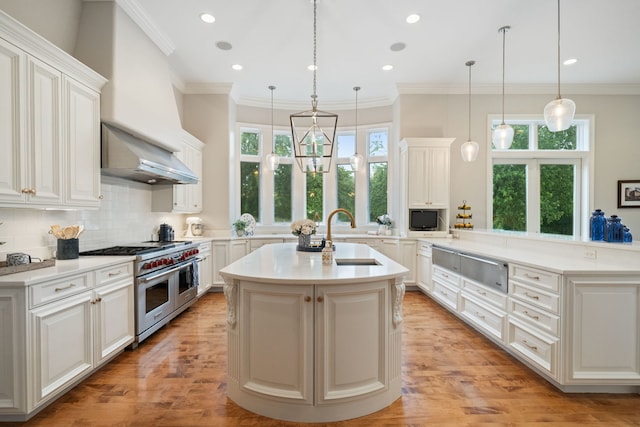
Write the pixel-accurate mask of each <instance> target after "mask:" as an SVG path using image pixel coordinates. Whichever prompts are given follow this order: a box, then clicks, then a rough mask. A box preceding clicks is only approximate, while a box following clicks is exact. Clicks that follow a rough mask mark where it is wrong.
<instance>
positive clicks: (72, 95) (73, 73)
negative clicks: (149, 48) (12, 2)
mask: <svg viewBox="0 0 640 427" xmlns="http://www.w3.org/2000/svg"><path fill="white" fill-rule="evenodd" d="M105 83H106V80H105V79H104V78H103V77H102V76H100V75H99V74H97V73H95V72H94V71H92V70H91V69H89V68H88V67H86V66H84V65H83V64H81V63H80V62H78V61H77V60H76V59H74V58H73V57H71V56H69V55H68V54H67V53H65V52H63V51H62V50H60V49H58V48H57V47H55V46H53V45H52V44H51V43H50V42H48V41H46V40H45V39H43V38H42V37H40V36H38V35H37V34H35V33H33V32H31V30H29V29H27V28H26V27H24V26H22V25H21V24H20V23H18V22H17V21H15V20H13V19H12V18H11V17H9V16H8V15H5V14H4V13H2V12H0V88H1V90H2V93H3V96H2V97H0V148H1V149H2V152H3V153H4V155H3V156H2V159H1V160H0V202H1V203H3V205H4V206H14V207H25V206H33V207H39V208H44V207H48V208H63V207H67V208H68V207H78V208H80V207H83V208H85V207H88V208H92V207H98V206H99V204H100V127H99V124H100V90H101V88H102V86H103V85H104V84H105ZM4 94H6V96H5V95H4Z"/></svg>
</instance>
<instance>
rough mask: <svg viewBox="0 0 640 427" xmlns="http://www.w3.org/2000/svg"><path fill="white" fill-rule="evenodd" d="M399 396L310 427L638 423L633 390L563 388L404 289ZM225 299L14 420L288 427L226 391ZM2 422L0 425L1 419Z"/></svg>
mask: <svg viewBox="0 0 640 427" xmlns="http://www.w3.org/2000/svg"><path fill="white" fill-rule="evenodd" d="M403 328H404V329H403V340H404V341H403V348H404V354H403V368H402V373H403V390H402V397H401V398H399V399H398V400H396V401H395V402H394V403H393V404H392V405H391V406H389V407H388V408H385V409H383V410H381V411H379V412H377V413H375V414H371V415H368V416H365V417H361V418H357V419H354V420H349V421H343V422H338V423H330V424H313V425H314V426H321V425H332V426H356V427H360V426H362V427H364V426H412V427H418V426H480V425H481V426H531V425H540V424H542V425H544V426H596V425H597V426H640V395H637V394H627V395H613V394H578V395H577V394H563V393H561V392H560V391H558V390H557V389H556V388H554V387H553V386H551V385H549V384H548V383H547V382H546V381H544V380H542V379H541V378H540V377H538V376H537V375H536V374H534V373H533V372H531V371H530V370H529V369H528V368H526V367H525V366H523V365H522V364H520V363H519V362H517V361H516V360H515V359H513V358H512V357H510V356H509V355H507V354H506V353H505V352H504V351H502V350H500V349H499V348H498V347H496V346H495V345H494V344H493V343H491V342H490V341H488V340H486V339H485V338H483V337H481V336H480V335H479V334H478V333H476V332H475V331H473V330H472V329H470V328H469V327H467V326H466V325H464V324H463V323H462V322H460V321H459V320H458V319H457V318H456V317H454V316H453V315H451V314H450V313H448V312H447V311H446V310H444V309H442V308H441V307H440V306H438V305H437V304H435V303H434V302H433V301H431V300H430V299H429V298H428V297H426V296H424V295H422V294H421V293H419V292H407V295H406V298H405V302H404V326H403ZM225 343H226V333H225V303H224V296H223V295H222V294H219V293H213V294H207V295H206V296H204V297H203V298H201V299H200V300H199V301H198V302H197V303H196V304H195V305H194V306H193V307H192V308H191V309H189V310H188V311H187V312H185V313H183V314H182V315H181V316H180V317H178V318H177V319H175V320H174V321H173V322H171V323H170V324H169V325H167V326H166V327H164V328H162V329H161V330H160V331H158V332H157V333H156V334H154V335H153V336H151V337H150V338H148V339H147V340H146V341H144V342H143V343H142V344H141V345H140V347H139V348H138V349H136V350H135V351H126V352H125V353H123V354H122V355H120V356H118V358H117V359H115V360H114V361H113V362H112V363H110V364H109V365H107V366H106V367H104V368H103V369H102V370H100V371H98V372H97V373H95V374H94V375H93V376H91V377H90V378H88V379H87V380H85V381H84V382H82V383H81V384H79V385H78V386H77V387H75V388H74V389H73V390H71V391H70V392H69V393H67V394H66V395H64V396H63V397H61V398H60V399H58V400H57V401H56V402H54V403H52V404H51V405H50V406H49V407H48V408H46V409H45V410H43V411H42V412H41V413H40V414H38V415H36V416H35V417H34V418H32V419H31V420H30V421H29V422H27V423H22V424H18V425H21V426H29V427H31V426H47V427H51V426H92V427H93V426H295V425H302V424H297V423H290V422H283V421H278V420H272V419H269V418H265V417H262V416H259V415H255V414H253V413H251V412H248V411H245V410H244V409H242V408H240V407H238V406H237V405H236V404H234V403H233V402H232V401H230V400H229V399H227V397H226V395H225V388H226V378H225V372H226V348H225ZM1 425H2V426H3V427H4V424H1Z"/></svg>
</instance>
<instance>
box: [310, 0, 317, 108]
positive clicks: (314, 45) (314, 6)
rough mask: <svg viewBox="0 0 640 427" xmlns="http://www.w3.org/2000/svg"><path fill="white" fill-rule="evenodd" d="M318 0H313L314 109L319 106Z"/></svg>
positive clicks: (312, 100) (312, 99)
mask: <svg viewBox="0 0 640 427" xmlns="http://www.w3.org/2000/svg"><path fill="white" fill-rule="evenodd" d="M317 8H318V7H317V0H313V95H311V104H312V105H313V109H314V110H315V108H316V107H317V104H318V95H317V94H316V85H317V83H316V70H317V69H318V66H317V65H316V59H317V56H316V45H317V36H316V34H317V24H316V21H317V20H316V14H317Z"/></svg>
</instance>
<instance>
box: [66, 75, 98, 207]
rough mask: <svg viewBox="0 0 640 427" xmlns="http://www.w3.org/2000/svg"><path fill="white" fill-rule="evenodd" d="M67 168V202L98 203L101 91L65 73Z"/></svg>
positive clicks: (82, 205)
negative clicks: (66, 75)
mask: <svg viewBox="0 0 640 427" xmlns="http://www.w3.org/2000/svg"><path fill="white" fill-rule="evenodd" d="M62 82H63V94H64V97H63V105H64V106H65V109H64V120H63V123H64V124H65V126H64V128H63V140H64V141H66V149H65V153H66V155H65V161H64V162H63V165H64V170H65V171H66V172H67V175H66V179H64V182H65V185H66V191H65V192H64V194H65V199H64V205H66V206H73V205H77V206H79V207H85V208H86V207H99V206H100V202H101V199H102V197H101V194H100V93H99V92H97V91H95V90H93V89H90V88H89V87H87V86H85V85H83V84H81V83H79V82H77V81H75V80H73V79H70V78H68V77H63V79H62Z"/></svg>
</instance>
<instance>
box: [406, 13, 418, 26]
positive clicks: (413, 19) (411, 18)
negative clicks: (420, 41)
mask: <svg viewBox="0 0 640 427" xmlns="http://www.w3.org/2000/svg"><path fill="white" fill-rule="evenodd" d="M419 20H420V15H418V14H417V13H412V14H411V15H409V16H407V24H415V23H416V22H418V21H419Z"/></svg>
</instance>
